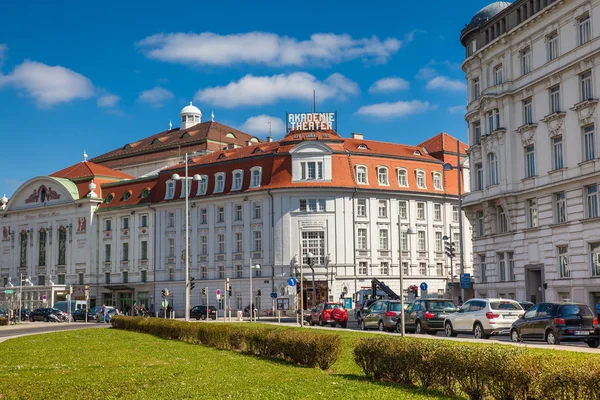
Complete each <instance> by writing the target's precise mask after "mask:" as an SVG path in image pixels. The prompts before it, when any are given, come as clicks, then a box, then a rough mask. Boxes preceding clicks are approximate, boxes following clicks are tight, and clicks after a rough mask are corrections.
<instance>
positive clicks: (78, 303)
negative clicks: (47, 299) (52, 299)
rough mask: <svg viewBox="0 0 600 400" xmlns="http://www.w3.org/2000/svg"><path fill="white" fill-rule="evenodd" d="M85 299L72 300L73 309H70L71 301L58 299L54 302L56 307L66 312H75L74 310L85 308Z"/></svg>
mask: <svg viewBox="0 0 600 400" xmlns="http://www.w3.org/2000/svg"><path fill="white" fill-rule="evenodd" d="M85 306H86V304H85V301H83V300H71V309H70V310H69V302H68V301H66V300H64V301H57V302H56V303H54V308H58V309H59V310H60V311H62V312H64V313H66V312H69V311H70V312H71V313H73V311H75V310H79V309H81V308H83V309H85Z"/></svg>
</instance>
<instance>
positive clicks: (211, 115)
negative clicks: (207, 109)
mask: <svg viewBox="0 0 600 400" xmlns="http://www.w3.org/2000/svg"><path fill="white" fill-rule="evenodd" d="M210 118H211V119H212V122H215V111H214V110H213V112H212V113H210Z"/></svg>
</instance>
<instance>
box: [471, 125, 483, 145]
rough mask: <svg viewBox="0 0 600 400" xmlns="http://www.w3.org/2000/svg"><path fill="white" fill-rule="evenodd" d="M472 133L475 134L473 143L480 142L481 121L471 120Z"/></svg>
mask: <svg viewBox="0 0 600 400" xmlns="http://www.w3.org/2000/svg"><path fill="white" fill-rule="evenodd" d="M473 133H474V136H475V144H481V121H475V122H473Z"/></svg>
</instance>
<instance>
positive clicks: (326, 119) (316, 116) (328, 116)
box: [286, 112, 337, 132]
mask: <svg viewBox="0 0 600 400" xmlns="http://www.w3.org/2000/svg"><path fill="white" fill-rule="evenodd" d="M286 130H287V132H289V131H326V130H337V113H334V112H327V113H287V115H286Z"/></svg>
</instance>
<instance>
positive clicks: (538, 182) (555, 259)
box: [461, 0, 600, 305]
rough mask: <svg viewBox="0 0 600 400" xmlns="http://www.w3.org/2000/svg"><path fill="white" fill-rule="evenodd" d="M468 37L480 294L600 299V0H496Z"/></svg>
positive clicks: (472, 215) (472, 208)
mask: <svg viewBox="0 0 600 400" xmlns="http://www.w3.org/2000/svg"><path fill="white" fill-rule="evenodd" d="M461 42H462V43H463V45H464V46H465V48H466V59H465V60H464V62H463V64H462V68H463V70H464V71H465V73H466V77H467V81H468V106H467V113H466V116H465V119H466V121H467V122H468V124H469V131H470V134H469V145H470V147H469V162H470V167H471V171H472V174H471V192H470V193H469V194H468V195H467V197H466V199H465V204H464V207H465V212H466V213H467V216H468V218H469V219H470V221H471V223H472V225H473V253H474V264H475V268H476V294H477V295H479V296H482V297H483V296H488V297H510V298H516V299H519V300H529V301H534V302H540V301H544V300H545V301H558V300H564V299H571V300H573V301H582V302H586V303H589V304H590V305H592V304H594V303H596V302H598V300H600V268H599V264H598V261H599V255H600V219H598V216H599V209H598V207H599V201H598V184H599V183H600V162H599V155H600V148H599V140H598V134H597V124H598V109H597V103H598V100H597V98H598V94H599V93H600V85H599V84H598V82H599V80H600V78H599V73H600V67H599V65H600V2H598V1H584V0H535V1H534V0H527V1H525V0H519V1H515V2H514V3H512V4H511V3H507V2H496V3H493V4H491V5H489V6H487V7H485V8H484V9H482V10H481V11H479V12H478V13H477V14H476V15H475V16H474V17H473V18H472V20H471V22H470V23H469V24H468V25H467V26H466V27H465V28H464V29H463V31H462V32H461Z"/></svg>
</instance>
